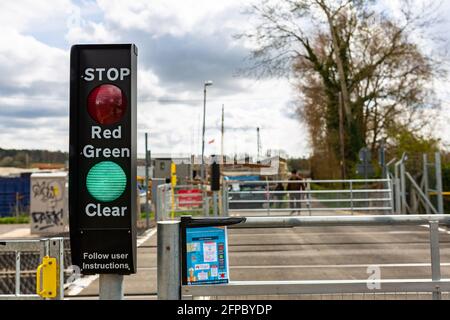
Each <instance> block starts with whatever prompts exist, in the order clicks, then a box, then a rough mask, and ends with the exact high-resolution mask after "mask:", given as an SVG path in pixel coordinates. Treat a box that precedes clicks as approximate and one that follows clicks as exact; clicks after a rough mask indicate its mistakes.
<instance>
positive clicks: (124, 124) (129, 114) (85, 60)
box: [69, 44, 138, 275]
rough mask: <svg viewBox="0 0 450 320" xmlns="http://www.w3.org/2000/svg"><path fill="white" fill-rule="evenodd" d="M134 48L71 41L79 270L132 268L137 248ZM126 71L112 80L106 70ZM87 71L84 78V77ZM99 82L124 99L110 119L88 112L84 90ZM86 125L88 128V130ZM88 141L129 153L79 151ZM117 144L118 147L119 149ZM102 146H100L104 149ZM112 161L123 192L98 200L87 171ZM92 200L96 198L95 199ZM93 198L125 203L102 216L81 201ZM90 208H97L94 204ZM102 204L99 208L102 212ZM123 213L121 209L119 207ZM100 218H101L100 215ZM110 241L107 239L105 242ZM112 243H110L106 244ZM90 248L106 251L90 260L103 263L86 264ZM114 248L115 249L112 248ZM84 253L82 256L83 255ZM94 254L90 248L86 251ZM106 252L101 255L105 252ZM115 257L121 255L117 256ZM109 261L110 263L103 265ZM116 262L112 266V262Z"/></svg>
mask: <svg viewBox="0 0 450 320" xmlns="http://www.w3.org/2000/svg"><path fill="white" fill-rule="evenodd" d="M137 54H138V51H137V47H136V46H135V45H134V44H83V45H74V46H72V48H71V54H70V148H69V186H70V187H69V223H70V239H71V241H70V242H71V254H72V263H73V264H74V265H77V266H79V267H80V271H81V273H82V274H121V275H127V274H132V273H136V269H137V264H136V252H137V251H136V250H137V248H136V247H137V243H136V242H137V230H136V224H137V212H138V210H137V205H138V204H137V132H136V128H137ZM88 68H90V69H94V70H97V69H99V70H100V69H105V70H104V73H103V74H101V73H100V71H99V72H98V76H97V77H96V75H97V74H96V73H95V72H90V73H88V72H87V69H88ZM114 68H115V69H116V70H122V69H127V68H128V70H129V75H128V77H122V75H121V76H120V77H117V79H116V81H114V79H111V77H109V76H107V74H106V72H107V70H110V69H114ZM87 76H89V79H87V78H86V77H87ZM103 84H109V85H111V84H112V85H114V86H116V87H118V88H120V90H121V91H122V93H123V94H124V95H125V98H126V101H127V108H126V111H125V113H124V115H123V117H122V118H121V119H120V120H119V122H118V123H115V124H105V125H104V124H100V123H96V122H95V120H94V119H92V117H90V115H89V114H88V110H87V104H88V101H87V100H88V99H87V97H88V95H89V93H91V92H92V91H93V90H94V89H95V88H97V87H99V86H100V85H103ZM94 125H95V126H99V127H100V128H101V130H102V131H103V130H105V128H106V129H109V130H111V131H112V130H114V129H116V130H117V129H118V127H120V130H121V131H120V132H121V136H120V139H113V138H110V139H107V138H104V139H97V140H94V135H93V134H92V136H91V138H89V137H88V136H89V135H91V130H93V129H92V127H93V126H94ZM89 128H91V130H89ZM91 140H92V144H91V145H92V146H93V147H95V148H96V149H101V148H113V147H121V148H122V149H121V150H124V149H125V148H128V149H129V157H126V156H122V155H121V156H120V157H106V155H105V153H104V152H103V154H101V155H100V156H99V157H97V156H95V157H94V158H87V157H86V156H85V155H84V154H83V152H84V151H83V145H84V146H86V144H87V141H91ZM118 149H120V148H118ZM103 150H104V149H103ZM103 161H112V162H114V163H116V164H118V165H119V166H120V167H121V168H122V170H123V171H124V173H125V175H126V187H125V190H124V191H123V193H122V194H121V195H120V196H119V197H118V198H117V199H115V200H114V201H112V202H101V201H100V200H98V199H95V198H94V197H93V196H92V195H91V194H89V192H88V190H87V182H86V180H87V177H86V176H87V173H88V172H89V170H90V169H92V167H93V166H94V165H95V164H98V163H100V162H103ZM94 201H95V202H94ZM89 202H92V204H93V203H97V204H99V205H100V206H101V205H104V206H108V204H109V205H111V208H115V207H117V208H119V207H120V208H126V210H127V211H125V213H124V214H122V215H121V216H120V217H117V216H114V217H113V216H111V215H109V216H107V215H106V214H104V215H103V216H101V215H100V214H97V216H94V217H87V213H86V212H87V211H86V210H87V207H86V203H89ZM95 210H98V211H100V210H101V207H99V206H97V208H96V209H95ZM104 210H105V208H104V207H103V212H104ZM122 212H124V210H123V209H122ZM102 219H103V220H102ZM108 240H109V241H108ZM112 243H115V247H114V246H112V245H111V244H112ZM90 249H93V250H97V251H98V253H102V252H104V253H105V254H106V253H108V252H109V253H110V255H109V256H108V257H110V258H104V260H101V262H102V263H103V264H102V263H100V262H99V263H97V262H96V261H98V260H96V259H93V260H88V261H94V262H95V263H92V265H99V266H100V265H101V266H103V267H102V268H100V267H98V268H95V267H94V268H88V269H86V268H85V267H84V266H86V265H87V264H86V259H87V258H86V257H89V252H90ZM114 250H116V251H114ZM86 253H87V255H86ZM91 253H95V252H91ZM116 254H117V257H119V255H120V254H124V256H122V257H125V256H126V258H123V259H121V261H122V260H123V261H122V262H123V263H117V264H114V261H115V260H114V258H113V257H114V255H116ZM104 257H106V256H104ZM119 260H120V259H119ZM110 262H112V263H113V264H111V266H112V267H111V268H106V269H105V266H106V265H108V264H109V263H110ZM116 266H117V267H116Z"/></svg>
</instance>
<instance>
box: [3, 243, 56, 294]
mask: <svg viewBox="0 0 450 320" xmlns="http://www.w3.org/2000/svg"><path fill="white" fill-rule="evenodd" d="M0 251H1V252H15V292H14V294H0V300H39V299H42V298H44V297H46V296H47V297H52V298H54V299H64V239H63V238H48V239H36V240H34V239H30V240H0ZM30 251H31V252H33V251H35V252H39V261H41V262H42V263H43V264H42V265H40V267H41V269H42V266H43V265H44V262H45V261H44V260H45V259H44V258H45V257H47V258H50V257H52V258H53V259H55V260H52V261H51V262H52V263H53V261H56V267H57V268H56V271H57V275H56V280H57V285H56V288H57V290H56V292H55V290H52V291H48V290H46V288H45V284H46V278H45V276H46V274H45V273H43V276H42V277H43V278H42V279H39V278H41V276H40V275H38V276H37V279H36V281H38V280H43V284H42V285H41V284H40V283H37V286H36V287H37V288H40V290H37V291H40V292H41V293H42V296H40V295H38V294H21V291H20V283H21V281H20V275H21V268H20V261H21V259H20V257H21V252H30ZM47 260H48V259H47ZM47 263H48V262H47ZM51 267H52V269H53V268H54V267H55V266H54V265H52V266H51ZM38 269H39V268H38ZM38 271H41V270H40V269H39V270H38ZM47 283H48V281H47Z"/></svg>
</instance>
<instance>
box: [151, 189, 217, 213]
mask: <svg viewBox="0 0 450 320" xmlns="http://www.w3.org/2000/svg"><path fill="white" fill-rule="evenodd" d="M194 191H196V192H195V193H194ZM210 201H211V199H210V197H208V196H206V191H205V189H202V188H201V186H195V185H177V186H175V188H174V190H173V192H172V186H171V184H162V185H160V186H158V189H157V201H156V220H157V221H165V220H171V219H172V218H174V217H175V215H180V213H182V214H193V215H204V216H208V215H209V208H210Z"/></svg>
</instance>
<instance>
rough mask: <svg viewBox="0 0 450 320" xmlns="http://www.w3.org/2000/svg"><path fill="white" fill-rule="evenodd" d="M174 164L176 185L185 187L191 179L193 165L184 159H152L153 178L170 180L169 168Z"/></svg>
mask: <svg viewBox="0 0 450 320" xmlns="http://www.w3.org/2000/svg"><path fill="white" fill-rule="evenodd" d="M172 162H175V164H176V168H177V173H176V175H177V184H179V185H186V184H189V182H190V181H191V180H192V179H193V165H192V164H191V161H190V159H185V158H155V159H152V167H153V178H156V179H170V166H171V164H172Z"/></svg>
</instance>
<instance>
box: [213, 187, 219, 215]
mask: <svg viewBox="0 0 450 320" xmlns="http://www.w3.org/2000/svg"><path fill="white" fill-rule="evenodd" d="M213 202H214V209H213V210H214V211H213V212H214V217H218V216H219V214H218V212H219V193H218V191H213Z"/></svg>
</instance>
